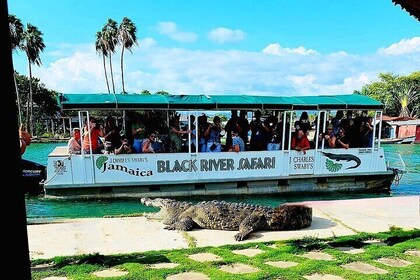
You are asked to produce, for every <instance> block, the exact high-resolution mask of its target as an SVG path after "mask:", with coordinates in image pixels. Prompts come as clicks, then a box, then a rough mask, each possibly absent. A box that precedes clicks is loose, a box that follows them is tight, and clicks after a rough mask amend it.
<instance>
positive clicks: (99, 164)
mask: <svg viewBox="0 0 420 280" xmlns="http://www.w3.org/2000/svg"><path fill="white" fill-rule="evenodd" d="M107 160H108V157H106V156H100V157H98V158H97V159H96V167H97V168H98V169H101V168H102V166H103V165H104V163H105V162H106V161H107Z"/></svg>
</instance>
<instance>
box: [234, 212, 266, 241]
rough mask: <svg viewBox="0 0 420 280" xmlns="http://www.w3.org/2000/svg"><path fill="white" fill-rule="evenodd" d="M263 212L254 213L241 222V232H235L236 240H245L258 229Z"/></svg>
mask: <svg viewBox="0 0 420 280" xmlns="http://www.w3.org/2000/svg"><path fill="white" fill-rule="evenodd" d="M261 218H262V215H261V214H252V215H250V216H248V217H246V218H245V219H244V220H243V221H242V222H241V223H240V224H239V232H238V233H237V234H235V240H236V241H242V240H244V239H245V238H246V237H247V236H248V235H249V234H250V233H251V232H253V231H255V230H257V229H258V228H259V225H260V223H261Z"/></svg>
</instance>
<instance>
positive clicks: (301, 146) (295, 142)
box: [292, 129, 311, 155]
mask: <svg viewBox="0 0 420 280" xmlns="http://www.w3.org/2000/svg"><path fill="white" fill-rule="evenodd" d="M310 147H311V145H310V143H309V140H308V137H307V136H306V134H305V133H304V132H303V130H302V129H299V130H297V131H296V134H295V136H293V138H292V149H293V150H296V151H301V152H303V154H304V155H305V154H306V150H309V148H310Z"/></svg>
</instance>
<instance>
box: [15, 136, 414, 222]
mask: <svg viewBox="0 0 420 280" xmlns="http://www.w3.org/2000/svg"><path fill="white" fill-rule="evenodd" d="M65 144H66V143H32V144H31V145H30V146H28V147H27V149H26V152H25V154H24V155H23V158H25V159H28V160H32V161H35V162H38V163H41V164H45V165H46V164H47V156H48V154H49V153H50V152H51V151H52V150H53V149H54V148H55V147H57V146H63V145H65ZM382 147H383V148H384V150H385V154H386V155H387V154H393V153H399V154H400V155H401V157H402V159H403V160H404V162H405V165H406V170H407V173H405V174H404V175H403V176H402V177H401V179H400V180H399V181H398V182H397V183H394V184H393V185H392V186H391V193H390V194H376V195H375V194H342V193H339V194H336V193H333V194H322V195H321V194H319V195H318V194H317V195H314V194H311V195H303V194H299V195H269V196H268V195H258V196H257V195H256V196H242V197H237V196H228V197H223V199H224V200H228V201H236V202H247V203H252V204H261V205H266V206H277V205H279V204H281V203H285V202H293V201H305V200H331V199H352V198H365V197H378V196H404V195H420V144H407V145H401V144H387V145H383V146H382ZM203 199H204V198H203V197H196V198H188V200H189V201H200V200H203ZM153 210H156V209H151V208H150V207H145V206H143V205H141V204H140V203H139V201H138V199H109V200H54V199H45V198H40V197H26V214H27V218H28V221H36V220H39V219H41V220H44V219H47V220H48V219H63V218H82V217H104V216H115V215H130V214H135V213H142V212H150V211H153Z"/></svg>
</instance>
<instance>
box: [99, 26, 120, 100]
mask: <svg viewBox="0 0 420 280" xmlns="http://www.w3.org/2000/svg"><path fill="white" fill-rule="evenodd" d="M102 33H103V38H104V40H105V43H106V51H107V53H108V58H109V70H110V72H111V81H112V90H113V93H114V94H115V82H114V72H113V70H112V54H113V53H115V47H116V46H117V44H118V27H117V22H116V21H115V20H113V19H110V18H109V19H108V22H107V23H106V24H105V26H104V27H103V28H102Z"/></svg>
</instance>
